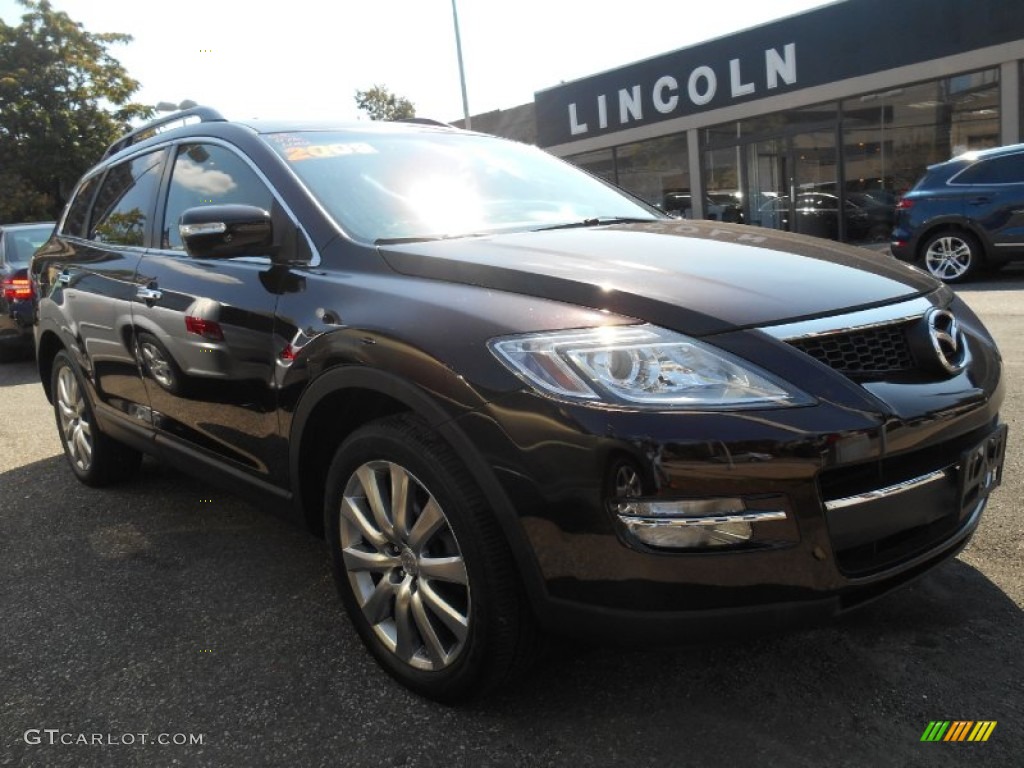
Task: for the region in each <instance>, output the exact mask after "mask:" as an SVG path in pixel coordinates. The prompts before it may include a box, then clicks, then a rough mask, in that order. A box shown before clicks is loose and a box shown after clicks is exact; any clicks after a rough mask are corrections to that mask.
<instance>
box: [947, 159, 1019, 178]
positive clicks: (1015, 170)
mask: <svg viewBox="0 0 1024 768" xmlns="http://www.w3.org/2000/svg"><path fill="white" fill-rule="evenodd" d="M951 183H952V184H1021V183H1024V153H1019V154H1016V155H1006V156H1004V157H993V158H991V159H989V160H982V161H980V162H977V163H975V164H974V165H972V166H971V167H970V168H967V169H966V170H964V171H963V172H961V173H960V174H959V175H957V176H955V177H954V178H953V179H952V180H951Z"/></svg>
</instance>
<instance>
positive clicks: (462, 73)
mask: <svg viewBox="0 0 1024 768" xmlns="http://www.w3.org/2000/svg"><path fill="white" fill-rule="evenodd" d="M452 19H453V20H454V21H455V52H456V53H457V54H458V56H459V82H460V83H461V84H462V116H463V117H464V118H465V121H466V130H467V131H468V130H471V129H472V128H473V124H472V121H471V120H470V117H469V98H468V97H467V96H466V69H465V67H463V66H462V37H461V36H460V35H459V11H458V9H457V8H456V7H455V0H452Z"/></svg>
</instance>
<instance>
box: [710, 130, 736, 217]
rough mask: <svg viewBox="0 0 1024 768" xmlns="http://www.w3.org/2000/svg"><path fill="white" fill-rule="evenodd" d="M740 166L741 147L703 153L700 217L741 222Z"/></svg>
mask: <svg viewBox="0 0 1024 768" xmlns="http://www.w3.org/2000/svg"><path fill="white" fill-rule="evenodd" d="M741 164H742V148H741V147H725V148H724V149H712V150H709V151H707V152H705V153H704V197H705V202H704V218H706V219H716V220H718V221H733V222H739V223H742V222H743V192H742V188H741V187H740V167H741Z"/></svg>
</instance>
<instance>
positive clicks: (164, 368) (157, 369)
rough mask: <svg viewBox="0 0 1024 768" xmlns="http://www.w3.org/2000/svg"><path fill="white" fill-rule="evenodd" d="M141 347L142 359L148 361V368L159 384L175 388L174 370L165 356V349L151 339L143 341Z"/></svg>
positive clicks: (165, 387) (167, 387)
mask: <svg viewBox="0 0 1024 768" xmlns="http://www.w3.org/2000/svg"><path fill="white" fill-rule="evenodd" d="M139 349H140V350H141V351H142V359H143V361H144V362H145V363H146V368H147V369H148V370H149V373H150V375H152V377H153V378H154V379H156V382H157V384H159V385H160V386H161V387H163V388H164V389H173V388H174V371H173V370H171V364H170V363H169V362H168V361H167V358H166V357H164V353H163V350H162V349H160V347H158V346H157V345H156V344H154V343H153V342H151V341H143V342H141V343H140V344H139Z"/></svg>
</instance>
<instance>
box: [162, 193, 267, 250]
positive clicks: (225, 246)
mask: <svg viewBox="0 0 1024 768" xmlns="http://www.w3.org/2000/svg"><path fill="white" fill-rule="evenodd" d="M178 231H179V232H180V233H181V240H182V242H183V243H184V244H185V250H187V251H188V255H189V256H192V257H193V258H196V259H230V258H232V257H234V256H273V255H274V252H275V251H276V248H275V246H274V225H273V224H272V223H271V221H270V214H269V213H268V212H267V211H264V210H263V209H262V208H257V207H256V206H254V205H203V206H199V207H198V208H188V209H187V210H186V211H185V212H184V213H182V214H181V219H180V220H179V222H178Z"/></svg>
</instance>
